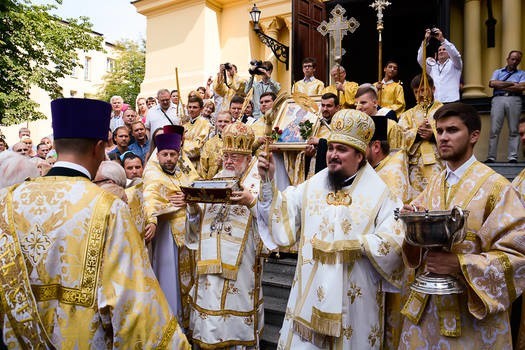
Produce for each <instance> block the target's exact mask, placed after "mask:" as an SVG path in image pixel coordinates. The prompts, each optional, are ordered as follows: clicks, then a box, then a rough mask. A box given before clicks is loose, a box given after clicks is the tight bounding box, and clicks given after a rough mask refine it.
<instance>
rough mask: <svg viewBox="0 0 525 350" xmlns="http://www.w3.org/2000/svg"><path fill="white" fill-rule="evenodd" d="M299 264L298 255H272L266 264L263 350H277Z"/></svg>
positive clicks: (263, 281) (261, 343)
mask: <svg viewBox="0 0 525 350" xmlns="http://www.w3.org/2000/svg"><path fill="white" fill-rule="evenodd" d="M296 264H297V256H296V254H286V253H284V254H283V253H281V254H280V258H277V257H276V256H275V255H273V254H272V256H271V257H270V258H268V259H267V260H266V262H265V264H264V270H263V271H264V272H263V277H262V287H263V296H264V332H263V335H262V338H261V341H260V348H261V349H262V350H275V349H276V348H277V341H278V340H279V330H280V329H281V326H282V324H283V320H284V314H285V312H286V304H287V302H288V296H289V294H290V289H291V287H292V280H293V277H294V274H295V265H296Z"/></svg>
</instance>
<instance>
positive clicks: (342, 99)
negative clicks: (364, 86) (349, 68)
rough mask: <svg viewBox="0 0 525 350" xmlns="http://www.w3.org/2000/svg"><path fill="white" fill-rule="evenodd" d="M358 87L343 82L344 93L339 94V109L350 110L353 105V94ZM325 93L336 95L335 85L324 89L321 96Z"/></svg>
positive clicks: (348, 82) (353, 83) (351, 82)
mask: <svg viewBox="0 0 525 350" xmlns="http://www.w3.org/2000/svg"><path fill="white" fill-rule="evenodd" d="M358 87H359V85H358V84H357V83H356V82H353V81H346V80H345V82H344V89H345V90H344V93H343V92H339V104H340V105H341V108H351V107H353V106H354V105H355V94H356V92H357V88H358ZM327 92H331V93H333V94H335V95H338V94H337V89H336V88H335V85H329V86H327V87H325V88H324V89H323V91H322V92H321V95H323V94H326V93H327Z"/></svg>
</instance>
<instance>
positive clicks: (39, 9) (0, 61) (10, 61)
mask: <svg viewBox="0 0 525 350" xmlns="http://www.w3.org/2000/svg"><path fill="white" fill-rule="evenodd" d="M55 1H56V3H52V4H46V5H34V4H32V3H31V2H30V1H29V0H1V1H0V52H1V54H0V76H1V77H2V80H3V81H2V84H0V118H1V123H2V124H4V125H12V124H17V123H20V122H22V121H32V120H37V119H43V118H45V115H44V114H42V113H40V112H38V111H37V108H38V104H37V103H36V102H34V101H32V100H31V99H30V88H31V87H35V86H36V87H40V88H42V89H43V90H45V91H46V92H47V93H48V94H49V96H50V97H51V98H52V99H54V98H58V97H61V96H62V88H61V87H60V85H59V83H58V80H59V79H60V78H63V77H65V76H66V75H70V74H71V73H72V72H73V69H74V68H75V67H77V66H80V63H79V62H78V57H77V50H82V51H89V50H102V37H100V36H99V35H96V34H94V33H93V32H92V31H91V23H89V21H88V18H86V17H80V18H77V19H74V18H72V19H67V21H64V20H62V19H60V18H57V17H55V16H53V15H51V14H50V11H52V10H54V9H56V8H57V7H58V5H60V4H61V0H55Z"/></svg>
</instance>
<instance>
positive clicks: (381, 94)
mask: <svg viewBox="0 0 525 350" xmlns="http://www.w3.org/2000/svg"><path fill="white" fill-rule="evenodd" d="M375 86H376V87H377V83H376V84H375ZM378 104H379V105H380V106H381V107H387V108H390V109H391V110H393V111H394V112H396V115H397V117H398V119H399V116H400V115H401V113H403V112H404V111H405V94H404V92H403V86H402V85H401V84H399V83H397V82H395V81H391V82H387V83H384V84H383V85H382V87H381V90H380V91H378Z"/></svg>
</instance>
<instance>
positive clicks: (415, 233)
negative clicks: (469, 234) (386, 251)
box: [394, 206, 469, 251]
mask: <svg viewBox="0 0 525 350" xmlns="http://www.w3.org/2000/svg"><path fill="white" fill-rule="evenodd" d="M468 214H469V212H468V210H462V209H461V208H460V207H458V206H455V207H454V208H453V209H452V210H432V211H429V210H425V211H414V212H399V210H398V209H396V211H395V213H394V215H395V217H396V219H401V220H402V221H403V223H404V224H405V239H406V240H407V241H408V242H409V243H410V244H412V245H415V246H418V247H423V248H438V247H439V248H444V249H445V250H447V251H450V249H451V247H452V245H453V244H455V243H461V242H462V241H463V240H464V239H465V235H466V231H465V221H466V220H467V218H468Z"/></svg>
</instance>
